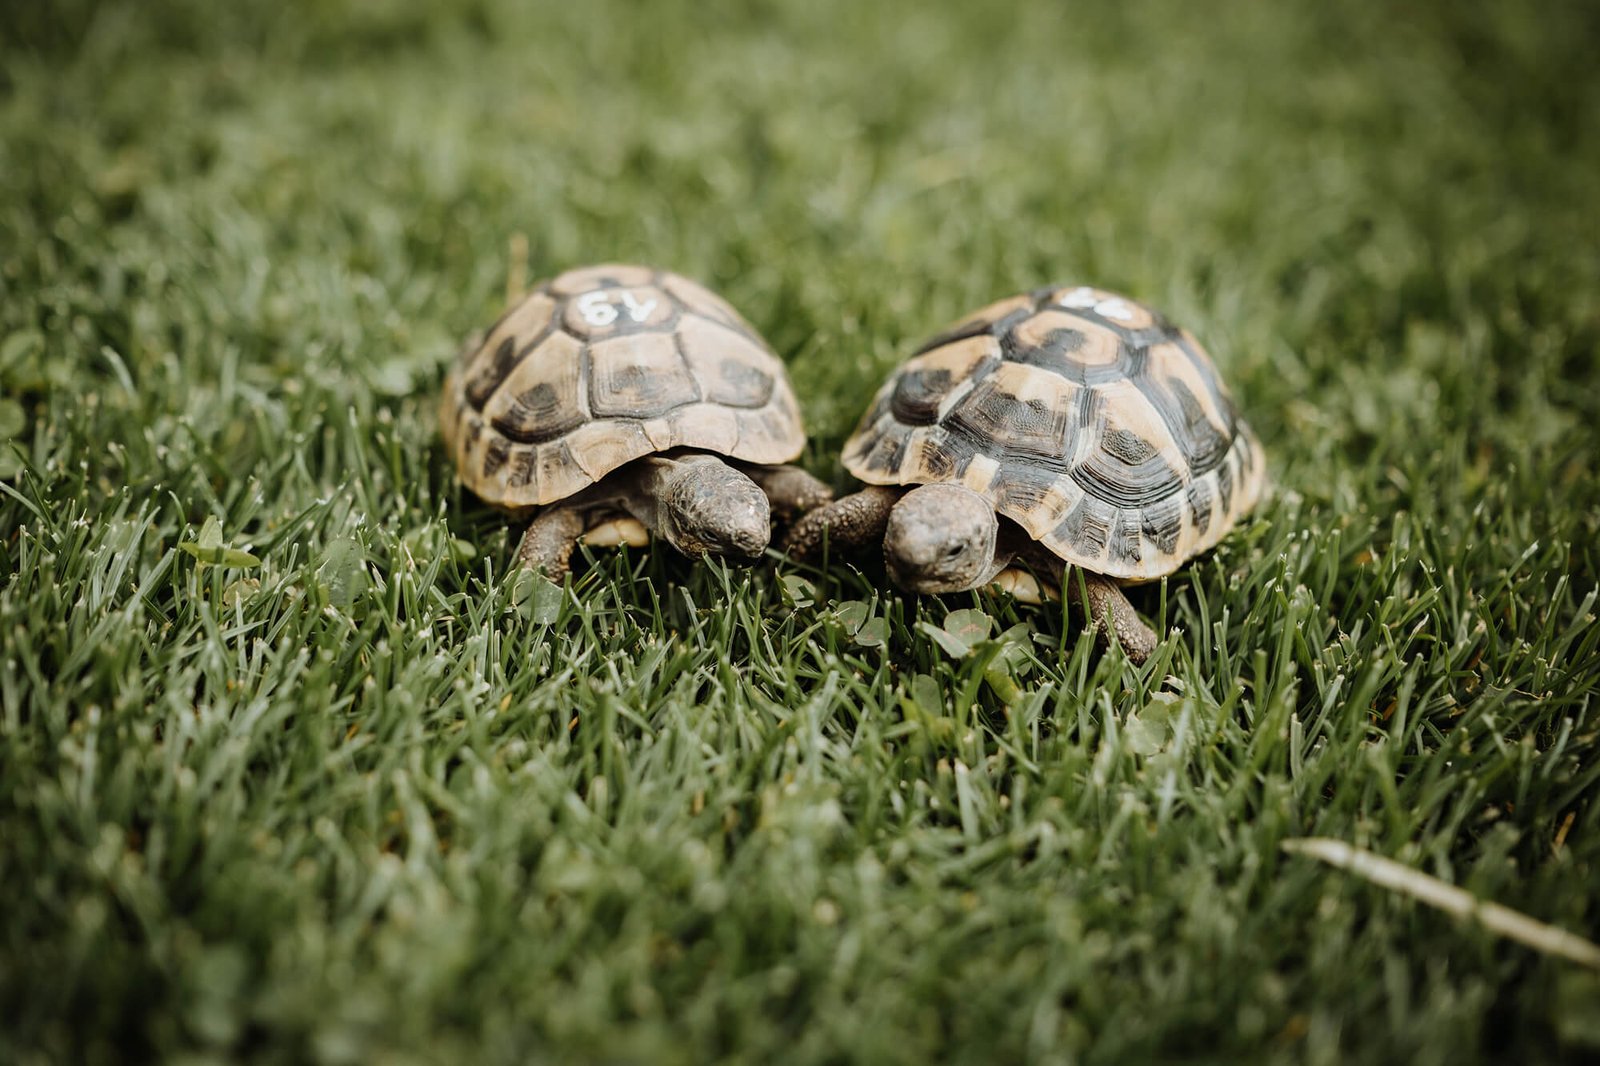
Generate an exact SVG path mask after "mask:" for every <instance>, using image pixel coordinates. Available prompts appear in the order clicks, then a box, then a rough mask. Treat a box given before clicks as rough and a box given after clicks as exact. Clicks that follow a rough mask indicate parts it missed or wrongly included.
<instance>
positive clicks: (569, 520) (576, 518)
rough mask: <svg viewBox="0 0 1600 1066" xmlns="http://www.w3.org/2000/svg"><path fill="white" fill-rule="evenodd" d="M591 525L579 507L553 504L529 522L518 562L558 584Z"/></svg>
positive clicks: (569, 567)
mask: <svg viewBox="0 0 1600 1066" xmlns="http://www.w3.org/2000/svg"><path fill="white" fill-rule="evenodd" d="M587 525H588V523H587V522H586V521H585V518H584V514H583V512H582V511H580V510H578V509H577V508H576V507H552V508H550V509H549V510H547V511H545V512H544V513H543V514H541V515H540V516H539V517H537V518H535V519H534V520H533V521H532V522H531V523H529V525H528V531H527V532H526V533H524V534H523V535H522V546H521V547H520V548H518V549H517V562H518V564H519V565H521V566H525V567H527V568H528V569H530V570H539V571H543V573H544V576H545V577H547V578H549V579H550V580H551V581H554V582H555V583H556V584H558V585H559V584H561V582H562V581H563V580H564V579H565V578H566V576H567V573H568V572H569V571H570V570H571V569H572V551H573V549H574V548H576V547H577V546H578V538H579V537H581V536H583V532H584V528H585V527H586V526H587Z"/></svg>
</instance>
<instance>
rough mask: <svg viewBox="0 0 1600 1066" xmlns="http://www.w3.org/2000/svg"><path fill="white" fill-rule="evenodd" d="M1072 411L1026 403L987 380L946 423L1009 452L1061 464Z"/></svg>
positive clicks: (962, 402)
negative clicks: (1068, 420)
mask: <svg viewBox="0 0 1600 1066" xmlns="http://www.w3.org/2000/svg"><path fill="white" fill-rule="evenodd" d="M1070 415H1071V412H1070V411H1065V410H1060V409H1055V408H1052V407H1050V406H1049V405H1047V404H1046V403H1044V402H1043V401H1042V400H1029V401H1028V402H1027V403H1023V402H1022V401H1020V400H1018V399H1017V398H1016V397H1015V396H1013V395H1011V394H1010V393H1009V392H1006V391H1005V390H1003V389H1001V388H1000V387H999V386H997V385H994V384H992V383H991V382H987V381H986V382H984V383H983V384H980V385H979V386H978V387H977V388H975V389H973V390H972V391H971V392H970V393H968V394H967V397H966V399H964V400H962V401H961V403H960V404H958V405H957V406H956V408H955V410H953V411H951V412H950V415H949V417H948V418H947V419H946V425H948V426H949V427H950V428H951V429H955V430H959V431H961V432H964V433H966V434H969V435H970V436H972V437H974V438H976V439H977V440H981V441H992V442H993V443H994V444H996V445H998V446H999V447H1000V448H1001V449H1003V450H1004V452H1005V454H1007V455H1018V456H1021V457H1022V458H1024V459H1040V460H1044V461H1046V462H1051V463H1054V464H1055V465H1056V466H1057V467H1058V468H1059V467H1060V466H1062V465H1063V464H1062V460H1063V458H1064V457H1065V455H1066V452H1067V437H1068V434H1067V419H1068V418H1069V417H1070Z"/></svg>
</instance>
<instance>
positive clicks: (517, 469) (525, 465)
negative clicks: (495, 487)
mask: <svg viewBox="0 0 1600 1066" xmlns="http://www.w3.org/2000/svg"><path fill="white" fill-rule="evenodd" d="M538 458H539V452H538V449H536V448H521V449H518V451H517V454H516V456H515V457H514V458H513V460H512V464H511V476H510V477H509V478H507V479H506V480H507V483H508V484H509V485H510V486H511V487H512V488H514V489H520V488H523V487H524V486H526V485H528V484H529V483H531V482H532V481H533V474H534V471H535V470H536V469H537V466H536V464H537V462H538Z"/></svg>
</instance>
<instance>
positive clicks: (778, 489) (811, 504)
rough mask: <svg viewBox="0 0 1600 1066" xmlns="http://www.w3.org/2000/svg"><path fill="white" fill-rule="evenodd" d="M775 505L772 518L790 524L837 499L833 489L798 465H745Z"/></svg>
mask: <svg viewBox="0 0 1600 1066" xmlns="http://www.w3.org/2000/svg"><path fill="white" fill-rule="evenodd" d="M739 469H741V470H743V471H744V472H745V473H746V474H748V475H749V477H750V480H751V481H754V482H755V483H756V484H757V485H760V486H761V491H762V492H765V493H766V494H767V499H768V500H769V501H771V503H772V517H773V518H775V519H777V520H778V521H779V522H782V523H785V524H787V523H789V522H792V521H794V520H795V519H796V518H799V517H800V516H801V515H803V514H805V513H807V512H808V511H814V510H816V509H817V508H818V507H821V506H823V505H824V504H827V503H830V502H832V500H833V490H832V489H830V488H829V487H828V486H827V485H826V484H825V483H824V482H822V481H820V480H818V479H817V478H814V477H812V476H811V475H810V474H808V473H806V472H805V471H804V470H801V469H800V468H799V467H798V466H787V465H785V466H741V467H740V468H739Z"/></svg>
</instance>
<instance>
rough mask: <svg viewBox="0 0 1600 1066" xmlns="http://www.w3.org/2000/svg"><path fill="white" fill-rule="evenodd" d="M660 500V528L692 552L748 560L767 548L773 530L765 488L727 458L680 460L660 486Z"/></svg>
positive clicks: (732, 561) (691, 554)
mask: <svg viewBox="0 0 1600 1066" xmlns="http://www.w3.org/2000/svg"><path fill="white" fill-rule="evenodd" d="M661 502H662V504H663V505H664V506H663V508H662V511H663V515H662V518H663V522H662V525H663V527H664V528H663V530H662V532H663V533H664V534H665V535H666V537H667V539H668V540H669V541H671V542H672V545H673V547H675V548H677V549H678V550H679V551H681V552H683V553H684V554H685V555H687V556H689V557H691V558H695V559H698V558H700V557H701V556H703V555H716V556H720V557H721V558H722V559H723V560H724V561H726V562H728V563H730V564H732V565H735V566H747V565H749V564H750V563H753V562H755V561H756V560H757V559H760V558H761V555H762V553H763V552H765V551H766V550H767V541H768V540H769V539H771V536H772V507H771V504H770V503H768V501H767V494H766V493H764V492H762V491H761V489H760V487H759V486H757V485H756V483H755V482H754V481H751V480H750V479H749V478H748V477H746V476H745V475H744V474H741V473H740V472H739V471H737V470H735V469H733V468H732V467H731V466H728V465H727V464H726V463H721V462H717V461H715V460H709V459H706V460H701V461H698V462H686V463H682V464H680V465H679V466H678V468H677V469H676V470H675V471H674V472H673V475H672V476H671V477H670V478H669V479H668V480H667V482H666V484H665V486H664V487H663V489H662V493H661Z"/></svg>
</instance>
